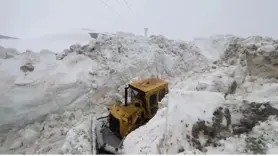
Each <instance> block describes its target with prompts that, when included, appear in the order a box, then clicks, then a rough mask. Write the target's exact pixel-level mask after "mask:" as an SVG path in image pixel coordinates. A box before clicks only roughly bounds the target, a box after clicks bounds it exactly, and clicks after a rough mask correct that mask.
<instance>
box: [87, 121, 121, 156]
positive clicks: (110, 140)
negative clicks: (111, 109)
mask: <svg viewBox="0 0 278 156" xmlns="http://www.w3.org/2000/svg"><path fill="white" fill-rule="evenodd" d="M123 140H124V139H120V138H119V137H117V136H116V135H115V134H114V133H113V132H111V131H110V129H109V128H108V127H107V126H106V121H105V120H99V119H96V118H92V120H91V148H92V154H120V153H122V150H121V145H122V143H123Z"/></svg>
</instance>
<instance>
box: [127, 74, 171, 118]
mask: <svg viewBox="0 0 278 156" xmlns="http://www.w3.org/2000/svg"><path fill="white" fill-rule="evenodd" d="M129 88H131V101H132V99H137V98H138V99H140V100H141V101H142V103H143V108H144V110H145V113H146V118H147V119H150V118H152V117H153V116H154V115H155V114H156V112H157V110H158V107H159V106H158V102H159V101H161V100H162V98H163V97H164V96H165V94H167V93H168V83H167V82H166V81H164V80H162V79H159V78H150V79H145V80H138V81H135V82H133V83H131V84H129ZM134 92H135V94H134ZM134 95H135V96H134Z"/></svg>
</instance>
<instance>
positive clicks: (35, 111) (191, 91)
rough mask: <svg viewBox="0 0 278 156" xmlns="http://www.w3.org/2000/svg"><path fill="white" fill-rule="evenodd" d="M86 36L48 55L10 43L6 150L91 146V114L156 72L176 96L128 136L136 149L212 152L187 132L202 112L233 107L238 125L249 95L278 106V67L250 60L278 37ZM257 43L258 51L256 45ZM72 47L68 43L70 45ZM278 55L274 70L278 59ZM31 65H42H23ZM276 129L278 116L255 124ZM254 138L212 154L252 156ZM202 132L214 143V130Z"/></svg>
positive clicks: (5, 79) (0, 123)
mask: <svg viewBox="0 0 278 156" xmlns="http://www.w3.org/2000/svg"><path fill="white" fill-rule="evenodd" d="M36 41H37V42H42V43H41V44H38V46H40V48H41V49H47V47H44V46H43V47H41V46H42V45H43V44H45V43H47V42H46V40H44V41H39V40H36ZM83 41H84V40H83ZM43 42H44V43H43ZM85 43H88V44H87V45H84V43H83V42H82V41H81V42H80V44H75V45H73V46H70V47H69V45H66V46H65V47H63V48H60V49H59V50H57V49H56V50H53V51H54V52H58V51H59V54H55V53H53V52H51V51H49V50H42V51H40V52H39V50H38V49H39V48H38V47H37V48H38V49H35V48H33V47H31V48H30V49H32V48H33V49H34V51H35V52H32V51H26V52H23V51H25V47H24V48H22V49H21V50H20V51H21V52H23V53H18V52H17V51H15V50H14V49H8V48H7V47H10V46H7V47H6V45H2V46H4V47H0V75H1V76H0V80H1V81H0V87H1V90H0V99H1V100H0V107H1V109H0V111H1V112H0V114H1V116H2V117H1V119H0V130H1V133H0V153H8V154H89V153H91V150H92V149H91V145H90V140H91V138H90V130H89V129H90V122H91V121H90V120H91V117H92V116H93V115H100V114H101V113H103V111H104V109H105V106H106V105H108V104H112V103H113V101H115V100H117V99H119V97H120V96H121V95H122V94H123V91H124V90H123V89H124V86H125V85H126V84H127V83H129V82H131V81H132V80H136V79H141V78H146V77H152V76H154V77H161V78H164V79H166V80H167V81H169V82H170V94H169V95H167V96H166V97H165V98H164V99H163V100H162V101H161V105H160V106H161V109H160V110H159V111H158V113H157V114H156V116H155V117H154V118H153V119H151V120H150V121H149V122H148V123H147V124H146V125H144V126H141V127H140V128H138V129H137V130H135V131H134V132H132V133H131V134H130V135H128V137H127V138H126V140H125V141H124V143H123V144H124V150H125V153H126V154H159V153H161V154H162V153H168V154H170V153H171V154H178V153H179V154H194V153H202V152H204V151H202V152H201V151H199V150H197V149H195V148H194V147H193V146H192V145H191V144H190V142H188V141H187V140H186V139H181V138H185V137H186V135H187V134H191V132H190V131H191V128H190V127H191V126H192V124H194V122H196V120H198V118H201V119H203V118H204V119H206V120H209V121H210V120H211V118H212V112H213V111H214V109H215V108H216V107H218V106H225V107H228V108H229V109H230V110H231V115H232V123H235V122H237V121H238V120H239V118H240V114H239V113H238V108H239V106H241V105H243V104H244V103H243V100H247V101H250V102H252V101H255V102H259V101H270V103H271V104H272V105H273V106H274V107H276V108H277V107H278V105H277V104H278V99H277V98H278V95H277V94H276V91H277V88H278V86H277V81H278V80H277V79H276V78H275V77H274V76H275V74H268V76H272V77H268V78H267V79H266V77H263V76H261V77H260V76H259V75H250V74H249V73H248V71H250V70H251V71H254V70H253V69H254V66H253V65H252V64H251V65H250V62H248V61H247V60H246V58H245V57H242V56H243V55H244V51H245V49H244V48H249V49H248V50H249V52H250V53H251V54H252V53H256V55H259V58H261V55H262V54H263V55H262V56H268V55H271V56H272V55H273V54H275V50H276V48H278V46H277V45H276V43H278V42H276V41H275V40H272V39H270V38H262V37H258V36H256V37H250V38H245V39H243V38H238V37H235V36H232V35H226V36H225V35H223V36H215V37H211V38H208V39H197V40H194V41H191V42H183V41H174V40H170V39H167V38H165V37H163V36H150V37H149V38H146V37H143V36H135V35H133V34H127V33H117V34H107V33H106V34H101V35H99V37H98V38H97V39H96V40H94V39H88V40H87V39H86V42H85ZM71 44H72V43H71ZM231 44H232V45H233V46H231ZM10 45H12V44H10ZM45 45H46V44H45ZM61 45H62V44H61ZM253 45H255V46H256V47H257V48H254V49H252V48H253V47H254V46H253ZM272 45H273V46H272ZM15 48H18V47H15ZM64 48H65V49H66V48H68V49H66V50H64V51H62V49H64ZM19 49H20V48H19ZM23 49H24V50H23ZM28 49H29V48H28ZM49 49H51V47H50V48H49ZM250 49H251V51H250ZM239 51H240V52H239ZM265 53H268V54H265ZM251 56H252V55H251ZM274 56H276V55H274ZM273 58H275V57H273ZM251 59H254V60H256V57H255V56H254V57H253V58H251ZM271 61H272V62H271V63H272V65H273V67H274V66H275V59H273V60H271ZM26 63H31V64H32V66H33V67H34V71H30V72H29V71H27V72H24V71H22V70H21V69H20V67H21V66H23V65H24V64H26ZM270 65H271V64H270ZM267 67H268V66H267ZM267 67H265V68H267ZM273 69H274V68H271V70H269V72H271V71H275V70H273ZM256 72H260V70H257V71H256ZM235 82H236V85H234V84H235ZM15 97H16V98H15ZM166 118H167V123H166ZM265 123H267V125H268V126H263V125H264V124H265ZM185 124H187V127H186V126H185ZM166 127H167V129H166ZM263 127H265V129H263V130H262V128H263ZM276 127H277V121H276V119H274V118H271V119H270V120H268V121H266V122H263V123H261V124H259V125H257V126H255V127H254V129H253V131H252V132H250V135H253V136H254V137H256V136H261V135H263V134H264V133H265V132H269V131H271V130H273V129H274V130H275V129H277V128H276ZM274 130H273V132H272V133H271V134H270V136H269V137H264V139H265V140H266V141H265V142H266V144H267V152H266V153H275V152H276V150H275V148H277V147H276V143H275V141H276V140H275V141H274V142H273V141H272V140H271V139H270V138H271V137H273V138H275V136H276V131H274ZM245 138H246V136H245V135H241V136H240V137H230V138H227V139H226V140H221V142H222V144H221V145H222V146H221V147H213V146H208V147H206V153H207V154H243V153H252V151H246V149H247V148H246V147H247V143H246V142H245ZM200 139H201V141H205V140H206V138H205V136H201V137H200ZM271 141H272V142H271ZM171 143H172V144H171ZM276 153H277V152H276Z"/></svg>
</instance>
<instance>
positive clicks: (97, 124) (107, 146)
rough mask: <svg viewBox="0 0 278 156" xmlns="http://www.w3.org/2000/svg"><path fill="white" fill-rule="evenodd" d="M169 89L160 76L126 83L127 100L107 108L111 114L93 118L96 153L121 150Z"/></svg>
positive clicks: (152, 112)
mask: <svg viewBox="0 0 278 156" xmlns="http://www.w3.org/2000/svg"><path fill="white" fill-rule="evenodd" d="M167 93H168V82H166V81H164V80H162V79H159V78H148V79H144V80H137V81H135V82H132V83H130V84H129V85H128V86H127V87H125V100H124V101H125V102H124V103H122V102H118V103H116V104H114V105H112V106H111V107H109V108H108V110H109V115H107V116H104V117H100V118H97V119H96V120H94V121H92V133H93V134H92V135H93V136H95V137H93V139H92V149H93V154H104V153H106V154H108V153H114V154H116V153H120V151H121V149H122V143H123V141H124V139H125V137H126V136H127V135H128V134H129V133H130V132H132V131H133V130H135V129H136V128H138V127H139V126H141V125H143V124H145V123H146V122H148V121H149V120H150V119H151V118H152V117H153V116H154V115H155V114H156V112H157V110H158V108H159V106H158V103H159V102H160V101H161V100H162V98H163V97H164V96H165V95H166V94H167Z"/></svg>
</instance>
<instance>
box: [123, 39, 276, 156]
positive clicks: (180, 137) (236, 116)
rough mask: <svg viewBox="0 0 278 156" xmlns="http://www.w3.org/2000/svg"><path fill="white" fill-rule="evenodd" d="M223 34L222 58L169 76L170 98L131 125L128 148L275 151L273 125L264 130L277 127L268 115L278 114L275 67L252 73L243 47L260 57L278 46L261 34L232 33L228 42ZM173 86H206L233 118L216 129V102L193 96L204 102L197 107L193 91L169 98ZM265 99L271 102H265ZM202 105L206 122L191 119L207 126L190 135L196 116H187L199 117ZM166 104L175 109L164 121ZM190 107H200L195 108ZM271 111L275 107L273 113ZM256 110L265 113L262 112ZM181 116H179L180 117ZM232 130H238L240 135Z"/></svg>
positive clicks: (190, 88)
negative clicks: (147, 117)
mask: <svg viewBox="0 0 278 156" xmlns="http://www.w3.org/2000/svg"><path fill="white" fill-rule="evenodd" d="M220 40H221V39H220ZM223 40H224V41H223V42H224V43H225V45H224V47H225V48H224V49H223V52H222V53H223V55H222V56H221V59H220V60H218V61H215V62H213V64H211V65H209V66H208V68H205V69H203V70H200V71H199V72H196V71H190V72H187V74H186V75H181V76H180V77H177V78H176V79H172V81H173V83H172V86H171V90H170V97H169V99H168V100H169V103H168V104H167V97H166V98H164V99H163V101H162V103H161V104H162V106H163V107H164V108H163V109H161V110H159V111H158V114H157V115H156V116H155V117H154V118H153V119H152V120H151V121H149V122H148V123H147V124H146V125H144V126H142V127H140V128H138V129H137V130H135V131H133V132H132V133H131V134H130V135H129V136H128V137H127V138H126V140H125V141H124V148H125V151H126V153H128V154H129V153H132V154H178V153H179V154H197V153H206V154H246V153H249V154H266V153H275V152H276V150H275V148H277V145H276V140H277V138H276V136H275V134H276V131H275V130H274V131H273V132H268V130H271V129H275V128H276V125H277V119H276V118H275V117H271V115H275V116H276V115H277V110H275V108H278V105H277V104H278V94H277V82H278V80H277V79H275V78H276V77H275V74H274V73H275V72H274V71H273V70H272V71H269V70H268V71H266V72H265V73H268V76H265V75H267V74H260V73H263V72H264V70H262V68H260V69H259V70H258V73H257V74H256V75H254V74H250V73H252V70H255V68H254V67H253V68H254V69H252V70H251V72H250V68H252V66H250V65H248V63H249V62H248V61H249V60H250V58H249V60H248V58H247V57H246V52H247V51H248V49H249V54H250V53H251V52H252V53H254V55H255V56H256V55H259V56H260V57H264V56H269V55H268V54H270V53H272V55H273V56H274V54H276V53H277V51H276V50H275V49H276V48H273V47H276V46H275V45H276V43H277V42H276V41H275V40H272V39H269V38H262V37H249V38H245V39H243V38H237V37H235V38H233V37H232V39H231V40H230V41H228V42H226V41H227V40H226V38H224V39H223ZM254 44H255V45H256V46H257V49H253V51H252V50H251V52H250V45H251V47H252V46H253V45H254ZM222 46H223V45H222ZM212 53H213V51H212ZM275 56H276V55H275ZM251 59H253V60H255V61H257V62H256V63H258V64H263V61H262V60H260V59H258V58H256V57H252V58H251ZM274 60H275V57H274V58H272V60H271V61H272V62H275V61H274ZM271 61H270V62H271ZM272 66H274V67H275V63H274V64H272ZM267 67H268V69H274V68H272V67H269V66H267ZM265 69H266V68H265ZM269 75H271V76H269ZM266 78H268V79H266ZM177 89H178V90H180V92H179V93H180V94H181V93H183V92H185V93H188V92H189V91H190V92H192V91H193V92H195V91H196V93H197V94H198V93H199V92H200V93H202V92H204V91H207V93H209V94H218V95H219V97H220V98H221V99H222V101H221V102H220V103H219V105H218V106H221V107H222V109H223V108H225V109H226V108H227V109H228V110H229V111H230V117H229V118H230V119H231V121H230V122H231V125H230V126H228V125H227V126H228V128H224V129H222V128H218V130H217V129H215V127H214V126H212V127H211V126H210V123H213V124H215V123H214V121H213V120H212V116H214V115H213V114H215V113H216V112H214V111H216V110H217V109H215V108H216V107H217V106H215V107H211V108H213V109H214V110H212V109H210V108H206V106H207V103H209V102H210V101H211V100H204V101H203V100H202V99H201V98H200V97H202V98H204V97H205V96H197V97H196V101H199V102H200V103H202V104H203V105H202V106H203V107H201V109H198V108H199V107H198V105H196V104H195V103H194V101H195V100H194V99H192V97H194V96H189V97H187V96H186V97H187V98H186V99H182V98H177V97H175V98H174V100H171V99H172V98H171V96H172V93H171V91H173V90H177ZM173 92H174V93H173V95H174V96H178V95H179V94H178V93H177V92H176V91H173ZM216 92H218V93H216ZM209 94H208V95H209ZM221 96H222V97H221ZM209 97H211V98H212V97H213V96H212V95H209ZM224 98H225V99H224ZM178 99H180V101H175V100H178ZM187 100H188V103H191V101H193V103H194V104H195V105H194V104H192V105H190V106H187V105H186V104H187V103H186V101H187ZM260 102H268V104H263V105H261V104H260ZM176 103H178V104H180V105H181V106H183V105H185V107H184V108H180V107H179V106H176V105H175V104H176ZM248 103H249V104H250V103H251V104H253V105H254V104H255V107H251V108H249V107H247V108H246V106H249V104H248ZM182 104H183V105H182ZM214 104H216V103H214ZM257 105H258V106H257ZM269 105H270V106H273V107H274V108H269ZM175 106H176V107H175ZM186 106H187V107H186ZM209 106H210V105H208V107H209ZM259 106H260V107H259ZM165 107H166V108H165ZM202 108H206V110H208V112H209V113H208V116H206V117H205V118H203V120H204V121H205V125H203V126H202V124H200V123H202V119H200V121H199V123H198V122H196V120H195V122H196V124H197V125H199V128H201V127H200V126H202V127H203V128H205V129H204V131H203V132H202V129H201V131H200V132H201V133H199V134H198V139H197V140H196V139H193V138H194V135H193V133H192V132H194V128H192V125H193V124H195V122H190V121H191V120H190V119H191V118H194V117H196V116H198V117H200V118H201V116H203V114H204V112H203V111H202ZM254 108H256V109H254ZM167 109H169V110H168V111H169V112H171V110H175V111H174V113H173V114H174V115H173V116H174V117H173V118H172V120H171V121H170V119H171V115H170V113H169V115H168V116H167V117H168V123H167V124H166V123H165V122H166V111H167ZM191 109H193V110H194V109H195V110H198V111H193V110H191ZM187 110H189V111H187ZM251 110H252V111H254V112H253V116H250V113H251V112H250V111H251ZM265 110H269V111H265ZM271 112H272V113H271ZM273 112H276V113H274V114H273ZM251 114H252V113H251ZM187 115H188V116H187ZM260 115H263V118H262V117H261V116H260ZM225 118H226V117H225ZM180 119H182V121H181V120H180ZM186 119H187V120H186ZM226 119H227V118H226ZM262 119H263V120H262ZM187 121H189V122H190V123H189V124H188V125H186V124H185V123H186V122H187ZM223 121H224V120H223ZM226 122H228V120H226ZM226 124H227V123H226ZM250 124H251V125H250ZM166 125H167V126H168V129H167V131H166V130H165V127H166ZM190 126H191V127H190ZM223 126H225V123H223V124H222V125H220V127H223ZM264 126H265V127H264ZM188 127H189V128H188ZM221 129H222V130H221ZM206 131H208V132H209V133H208V134H205V133H207V132H206ZM146 132H147V133H146ZM156 133H157V134H156ZM210 133H212V134H213V135H212V134H210ZM268 133H269V136H268ZM146 134H148V135H146ZM235 134H239V136H237V135H235ZM211 135H212V136H211ZM191 139H193V140H191ZM150 143H151V144H150Z"/></svg>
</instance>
